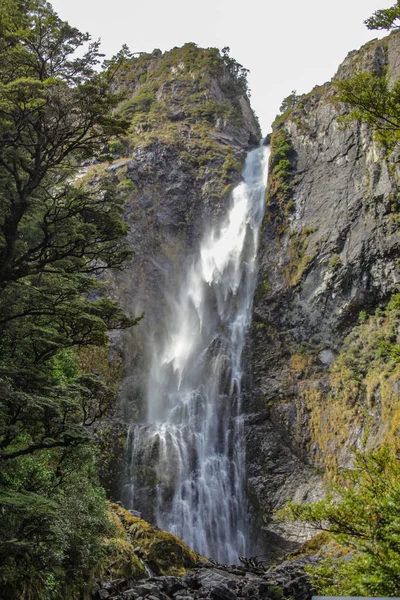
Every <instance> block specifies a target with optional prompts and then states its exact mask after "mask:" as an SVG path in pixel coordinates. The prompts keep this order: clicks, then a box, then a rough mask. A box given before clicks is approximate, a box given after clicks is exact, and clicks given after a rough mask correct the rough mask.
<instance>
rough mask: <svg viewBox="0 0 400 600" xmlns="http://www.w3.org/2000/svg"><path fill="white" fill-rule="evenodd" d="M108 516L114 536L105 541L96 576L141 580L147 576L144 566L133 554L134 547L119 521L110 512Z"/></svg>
mask: <svg viewBox="0 0 400 600" xmlns="http://www.w3.org/2000/svg"><path fill="white" fill-rule="evenodd" d="M108 514H109V518H110V521H111V522H112V523H113V525H114V527H115V536H114V537H111V538H108V539H106V540H105V553H104V557H103V559H102V561H101V563H100V564H99V565H98V567H97V569H96V576H100V577H103V578H107V579H119V578H126V579H134V580H136V581H138V580H140V579H143V578H144V577H146V576H147V573H146V569H145V566H144V565H143V563H142V561H141V560H140V558H139V557H138V556H137V555H136V554H135V551H134V550H135V546H134V545H133V544H132V541H131V540H130V539H129V538H128V535H127V532H126V530H125V528H124V526H123V523H122V521H121V519H120V518H119V517H118V515H117V514H116V513H115V512H113V511H111V510H110V511H109V513H108Z"/></svg>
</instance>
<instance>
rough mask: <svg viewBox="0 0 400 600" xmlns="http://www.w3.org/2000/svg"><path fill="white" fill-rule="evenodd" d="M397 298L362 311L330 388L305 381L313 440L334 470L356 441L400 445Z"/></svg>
mask: <svg viewBox="0 0 400 600" xmlns="http://www.w3.org/2000/svg"><path fill="white" fill-rule="evenodd" d="M398 297H399V295H395V296H394V298H393V300H392V301H391V302H390V303H389V304H388V306H387V308H386V309H385V310H383V311H382V310H380V311H377V312H376V313H375V315H371V316H369V317H368V316H367V315H366V313H363V316H362V322H361V323H360V324H359V325H357V326H356V327H354V328H353V330H352V331H351V333H350V334H349V335H348V336H347V337H346V339H345V340H344V343H343V346H342V349H341V351H340V353H339V355H338V357H337V359H336V360H335V362H334V363H333V365H332V367H331V369H330V373H329V383H330V390H329V391H328V392H324V391H322V390H321V389H319V388H317V387H315V385H313V383H312V381H310V382H309V384H307V382H306V381H305V382H303V390H302V392H301V397H302V398H303V400H304V402H305V404H306V406H307V409H308V411H309V412H310V433H311V441H310V444H311V446H312V447H313V448H316V449H317V455H318V456H317V458H319V460H320V461H321V462H323V463H325V465H326V466H327V467H328V469H329V470H330V471H331V472H332V473H334V472H335V471H336V469H337V467H338V465H339V464H340V463H341V461H343V460H346V455H347V454H348V453H349V451H350V450H351V448H352V447H353V446H354V444H355V443H356V442H357V440H358V443H359V441H360V440H361V442H362V443H363V444H364V445H365V447H366V448H367V449H372V448H375V447H378V446H380V445H382V444H387V445H389V446H395V447H399V446H400V398H399V395H398V393H397V392H396V389H397V387H398V382H399V381H400V363H399V357H400V351H399V346H398V343H397V335H398V330H399V327H400V306H398V303H397V298H398ZM399 304H400V303H399ZM398 352H399V354H397V353H398Z"/></svg>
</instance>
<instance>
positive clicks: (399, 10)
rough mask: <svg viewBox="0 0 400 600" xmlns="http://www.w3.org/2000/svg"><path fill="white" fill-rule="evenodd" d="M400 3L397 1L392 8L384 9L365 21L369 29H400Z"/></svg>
mask: <svg viewBox="0 0 400 600" xmlns="http://www.w3.org/2000/svg"><path fill="white" fill-rule="evenodd" d="M398 20H400V2H399V1H397V2H396V3H395V4H394V5H393V6H391V7H390V8H384V9H381V10H377V11H375V12H374V14H373V15H372V17H369V19H367V20H366V21H365V24H366V26H367V27H368V29H388V30H391V29H399V27H400V24H399V23H398V22H397V21H398Z"/></svg>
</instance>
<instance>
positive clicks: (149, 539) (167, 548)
mask: <svg viewBox="0 0 400 600" xmlns="http://www.w3.org/2000/svg"><path fill="white" fill-rule="evenodd" d="M111 509H112V511H113V514H114V518H115V517H116V518H117V519H118V520H119V522H120V524H121V525H122V527H123V529H124V532H125V534H126V536H127V539H128V540H129V543H130V544H131V545H132V547H135V548H139V552H140V555H141V556H142V557H143V560H144V561H145V562H146V564H147V565H148V567H149V568H150V569H151V571H152V572H153V573H154V574H155V575H175V576H182V575H183V574H184V573H185V572H186V571H187V570H188V569H192V568H193V567H194V566H195V565H196V562H197V560H198V559H199V558H201V557H200V556H199V555H198V554H197V553H196V552H194V551H193V550H191V549H190V548H189V546H187V545H186V544H185V543H184V542H183V541H182V540H181V539H180V538H178V537H177V536H175V535H173V534H172V533H168V532H167V531H162V530H161V529H159V528H158V527H153V526H152V525H150V524H149V523H147V522H146V521H144V520H143V519H139V518H138V517H134V516H132V515H131V514H130V512H129V511H128V510H126V509H125V508H123V507H122V506H119V505H118V504H112V505H111Z"/></svg>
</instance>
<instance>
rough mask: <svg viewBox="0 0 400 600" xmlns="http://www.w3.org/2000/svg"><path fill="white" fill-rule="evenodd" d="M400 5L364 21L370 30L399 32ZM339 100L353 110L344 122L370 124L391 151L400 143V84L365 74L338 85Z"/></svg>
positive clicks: (379, 76)
mask: <svg viewBox="0 0 400 600" xmlns="http://www.w3.org/2000/svg"><path fill="white" fill-rule="evenodd" d="M399 20H400V2H396V4H395V5H394V6H392V7H391V8H387V9H382V10H378V11H376V12H375V13H374V14H373V15H372V16H371V17H370V18H369V19H367V20H366V21H365V23H366V25H367V27H368V29H388V30H395V29H399V27H400V23H399V22H398V21H399ZM335 86H336V89H337V92H338V94H337V96H336V98H335V99H334V102H337V101H339V102H344V103H345V104H347V105H349V106H350V107H351V111H350V113H349V114H348V115H347V116H346V117H345V118H344V119H343V120H344V122H345V123H346V122H349V121H352V120H359V121H363V122H365V123H368V124H369V125H370V126H371V127H372V129H373V130H374V131H375V133H376V136H377V139H378V141H380V142H381V143H382V144H383V145H384V146H386V147H387V148H388V149H391V148H393V147H394V146H395V145H396V144H397V143H398V141H399V140H400V81H397V82H396V83H395V84H394V85H392V86H389V85H388V78H387V76H386V75H377V74H376V73H374V72H372V71H369V72H362V73H356V74H355V75H354V76H353V77H351V78H350V79H344V80H338V81H335Z"/></svg>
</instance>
